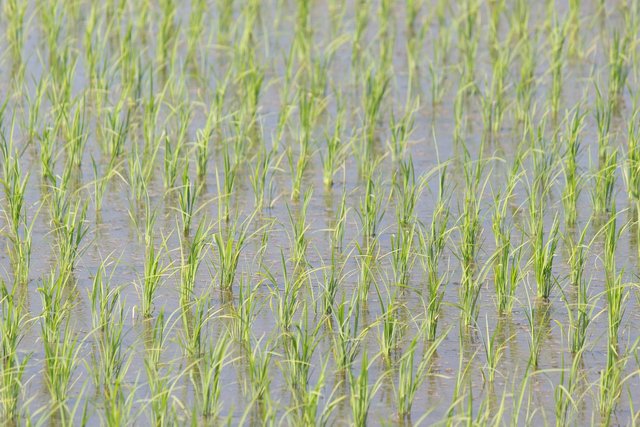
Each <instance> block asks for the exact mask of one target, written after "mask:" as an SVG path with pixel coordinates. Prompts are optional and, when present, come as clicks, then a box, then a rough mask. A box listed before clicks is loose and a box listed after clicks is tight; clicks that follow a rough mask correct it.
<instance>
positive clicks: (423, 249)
mask: <svg viewBox="0 0 640 427" xmlns="http://www.w3.org/2000/svg"><path fill="white" fill-rule="evenodd" d="M445 176H446V168H444V169H443V170H442V172H441V175H440V179H439V187H438V201H437V203H436V206H435V210H434V212H433V215H432V217H431V224H430V225H429V228H428V229H425V228H421V229H420V230H419V234H418V239H419V244H420V245H419V247H420V263H421V265H422V270H423V273H424V275H425V276H426V281H427V289H428V292H429V297H428V302H427V306H426V314H427V320H426V322H427V328H426V335H427V340H429V341H433V340H435V339H436V335H437V329H438V319H439V318H440V306H441V303H442V298H443V297H444V291H445V289H444V286H445V285H446V283H447V276H446V274H445V275H443V274H441V273H440V261H441V258H442V254H443V251H444V249H445V247H446V244H447V241H448V239H449V236H450V233H451V231H452V229H450V228H449V225H448V224H449V217H450V211H449V207H448V204H447V200H446V199H445V194H444V184H445Z"/></svg>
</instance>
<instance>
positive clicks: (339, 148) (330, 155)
mask: <svg viewBox="0 0 640 427" xmlns="http://www.w3.org/2000/svg"><path fill="white" fill-rule="evenodd" d="M345 114H346V113H345V110H344V107H343V106H342V105H340V106H339V107H338V115H337V117H336V120H335V125H334V129H333V133H332V134H331V135H328V134H327V135H326V136H325V141H326V143H327V150H326V154H324V155H323V154H322V151H321V152H320V155H321V161H322V181H323V183H324V185H325V187H332V186H333V177H334V176H335V175H336V173H337V171H338V170H339V168H340V167H341V166H342V165H343V164H344V161H345V158H346V148H347V147H346V144H345V143H344V141H343V139H344V135H343V131H344V122H345Z"/></svg>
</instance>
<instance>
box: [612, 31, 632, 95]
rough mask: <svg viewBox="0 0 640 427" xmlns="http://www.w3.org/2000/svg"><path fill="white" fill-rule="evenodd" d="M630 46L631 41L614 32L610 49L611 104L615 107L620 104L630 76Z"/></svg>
mask: <svg viewBox="0 0 640 427" xmlns="http://www.w3.org/2000/svg"><path fill="white" fill-rule="evenodd" d="M628 45H629V40H628V39H627V38H626V37H624V36H623V37H621V36H620V34H619V33H618V31H617V30H614V32H613V36H612V39H611V46H610V47H609V102H610V103H612V104H613V105H617V104H619V102H620V97H621V96H622V90H623V89H624V87H625V85H626V82H627V76H628V75H629V68H628V65H627V61H628V53H627V52H629V46H628Z"/></svg>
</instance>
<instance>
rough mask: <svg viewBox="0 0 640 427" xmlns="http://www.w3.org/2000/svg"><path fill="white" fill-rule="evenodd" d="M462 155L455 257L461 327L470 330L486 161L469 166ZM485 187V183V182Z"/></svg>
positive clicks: (473, 317) (475, 311) (477, 285)
mask: <svg viewBox="0 0 640 427" xmlns="http://www.w3.org/2000/svg"><path fill="white" fill-rule="evenodd" d="M468 156H469V153H468V152H465V157H466V161H465V164H464V176H465V192H464V202H463V207H462V216H461V218H460V220H461V223H460V224H459V225H458V227H459V230H460V245H459V253H458V254H457V256H458V258H459V260H460V263H461V269H462V278H461V281H460V288H459V289H460V291H459V294H460V308H461V316H462V324H463V325H464V326H465V327H468V326H472V325H474V324H475V321H476V319H477V317H478V310H479V306H478V297H479V295H480V284H481V282H480V280H478V277H477V271H476V270H477V269H476V259H477V254H478V249H479V244H478V241H479V239H480V237H481V236H480V234H481V232H482V229H481V227H480V200H479V199H480V196H481V194H482V193H483V192H484V187H481V186H480V185H481V182H482V181H481V180H482V174H483V171H484V164H485V161H484V160H483V159H480V160H478V161H476V162H475V164H472V163H471V162H470V161H469V159H468ZM485 184H486V181H485Z"/></svg>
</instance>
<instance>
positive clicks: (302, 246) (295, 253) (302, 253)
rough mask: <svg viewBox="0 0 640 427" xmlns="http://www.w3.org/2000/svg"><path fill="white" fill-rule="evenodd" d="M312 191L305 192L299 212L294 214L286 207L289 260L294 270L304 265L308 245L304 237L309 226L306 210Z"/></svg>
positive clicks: (307, 240) (306, 238)
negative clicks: (288, 232)
mask: <svg viewBox="0 0 640 427" xmlns="http://www.w3.org/2000/svg"><path fill="white" fill-rule="evenodd" d="M312 195H313V191H312V190H311V189H309V190H307V192H306V193H305V195H304V200H303V201H302V205H301V206H300V210H299V211H298V212H297V213H296V214H295V217H294V214H293V213H292V212H291V209H290V208H289V207H288V206H287V211H288V214H289V222H290V223H291V231H292V233H291V237H290V238H291V249H292V253H291V260H292V261H293V264H294V265H295V269H296V270H298V269H299V268H303V267H304V266H305V264H306V253H307V246H308V245H309V239H308V237H307V235H306V233H307V231H308V229H309V225H308V223H307V209H308V208H309V203H310V202H311V196H312Z"/></svg>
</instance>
